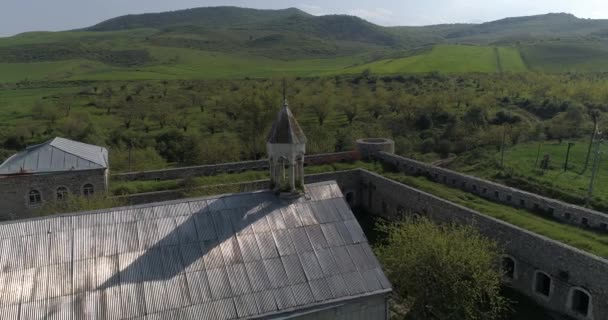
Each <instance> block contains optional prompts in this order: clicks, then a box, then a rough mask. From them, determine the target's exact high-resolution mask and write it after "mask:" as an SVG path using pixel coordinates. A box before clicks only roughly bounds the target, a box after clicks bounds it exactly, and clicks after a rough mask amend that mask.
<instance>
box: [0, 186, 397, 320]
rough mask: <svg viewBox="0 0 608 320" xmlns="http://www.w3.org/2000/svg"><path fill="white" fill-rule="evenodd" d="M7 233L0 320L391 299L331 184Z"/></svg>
mask: <svg viewBox="0 0 608 320" xmlns="http://www.w3.org/2000/svg"><path fill="white" fill-rule="evenodd" d="M306 189H307V190H308V197H306V198H304V197H303V198H300V199H298V200H295V201H292V202H284V201H283V200H280V199H279V198H277V197H276V196H274V195H273V194H272V193H270V192H252V193H241V194H233V195H224V196H216V197H210V198H199V199H190V200H181V201H173V202H166V203H158V204H150V205H144V206H137V207H125V208H117V209H111V210H107V211H98V212H94V213H84V214H76V215H65V216H55V217H48V218H42V219H37V220H24V221H19V222H13V223H5V224H0V290H1V291H0V319H54V318H58V319H72V318H73V319H84V318H94V319H123V318H132V317H133V318H139V319H144V318H145V319H234V318H247V317H257V316H268V315H278V314H283V313H288V312H294V311H297V310H300V309H303V308H307V309H308V308H312V309H315V308H317V307H319V308H321V307H325V306H327V305H329V304H332V303H336V302H337V301H344V300H350V299H354V298H359V297H362V296H366V295H375V294H384V293H386V292H389V291H390V284H389V282H388V280H387V278H386V277H385V275H384V273H383V271H382V269H381V267H380V264H379V263H378V261H377V260H376V258H375V256H374V254H373V253H372V250H371V249H370V246H369V245H368V242H367V239H366V237H365V235H364V234H363V231H362V229H361V227H360V226H359V224H358V223H357V220H355V217H354V216H353V213H352V212H351V210H350V209H349V207H348V206H347V204H346V202H345V201H344V199H343V197H342V193H341V192H340V189H339V188H338V186H337V184H336V183H335V182H325V183H319V184H312V185H307V186H306Z"/></svg>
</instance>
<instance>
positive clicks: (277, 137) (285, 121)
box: [268, 99, 307, 144]
mask: <svg viewBox="0 0 608 320" xmlns="http://www.w3.org/2000/svg"><path fill="white" fill-rule="evenodd" d="M306 141H307V139H306V135H304V132H303V131H302V128H300V125H299V124H298V121H297V120H296V117H294V116H293V113H291V110H289V105H288V104H287V99H285V100H284V102H283V108H281V111H279V114H278V115H277V119H276V120H275V121H274V124H273V125H272V130H270V134H269V135H268V143H277V144H305V143H306Z"/></svg>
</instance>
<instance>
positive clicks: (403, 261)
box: [376, 219, 508, 320]
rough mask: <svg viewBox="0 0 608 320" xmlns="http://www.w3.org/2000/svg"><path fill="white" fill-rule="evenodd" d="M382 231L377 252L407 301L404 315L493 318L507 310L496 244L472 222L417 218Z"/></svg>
mask: <svg viewBox="0 0 608 320" xmlns="http://www.w3.org/2000/svg"><path fill="white" fill-rule="evenodd" d="M381 231H384V232H387V234H388V238H387V241H386V243H385V244H383V245H380V246H379V247H378V248H377V250H376V252H377V255H378V258H379V259H380V260H381V261H382V263H383V266H384V269H385V270H386V272H387V274H388V277H389V278H390V279H391V282H392V284H393V287H394V289H395V291H396V293H397V294H398V295H400V296H401V298H403V299H405V301H406V303H407V304H408V306H409V307H410V312H409V313H408V316H407V317H408V319H416V320H417V319H420V320H427V319H439V320H451V319H454V320H469V319H470V320H473V319H476V320H477V319H484V320H493V319H499V318H501V316H502V315H503V313H504V312H505V311H506V310H507V308H508V302H507V300H506V299H505V298H504V297H502V296H501V295H500V288H501V277H502V273H501V271H499V270H498V269H497V268H496V265H497V262H498V261H499V255H498V247H497V245H496V243H494V242H492V241H490V240H488V239H486V238H484V237H483V236H481V235H480V234H479V232H478V231H477V230H476V229H475V228H473V227H471V226H458V225H442V226H439V225H435V224H433V223H431V222H430V221H429V220H427V219H420V220H419V221H417V222H412V221H406V222H400V223H396V224H392V225H385V226H383V227H381Z"/></svg>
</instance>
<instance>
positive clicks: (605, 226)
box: [600, 222, 608, 231]
mask: <svg viewBox="0 0 608 320" xmlns="http://www.w3.org/2000/svg"><path fill="white" fill-rule="evenodd" d="M600 229H602V230H604V231H606V230H608V224H606V223H603V222H602V223H600Z"/></svg>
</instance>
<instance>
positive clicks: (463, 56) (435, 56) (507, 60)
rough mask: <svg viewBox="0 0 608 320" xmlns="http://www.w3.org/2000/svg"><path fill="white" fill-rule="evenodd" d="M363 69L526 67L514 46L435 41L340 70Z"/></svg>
mask: <svg viewBox="0 0 608 320" xmlns="http://www.w3.org/2000/svg"><path fill="white" fill-rule="evenodd" d="M366 69H369V70H370V71H371V72H373V73H381V74H391V73H420V72H433V71H438V72H445V73H466V72H488V73H489V72H501V71H504V72H519V71H526V67H525V64H524V63H523V61H522V60H521V57H520V55H519V52H518V51H517V49H516V48H512V47H496V48H495V47H489V46H464V45H439V46H435V47H434V48H433V49H432V50H431V51H430V52H428V53H423V54H420V55H415V56H411V57H406V58H400V59H388V60H379V61H376V62H372V63H368V64H363V65H360V66H357V67H354V68H349V69H346V70H344V71H343V72H344V73H358V72H362V71H363V70H366Z"/></svg>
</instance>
